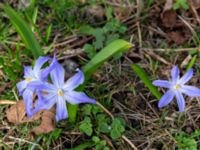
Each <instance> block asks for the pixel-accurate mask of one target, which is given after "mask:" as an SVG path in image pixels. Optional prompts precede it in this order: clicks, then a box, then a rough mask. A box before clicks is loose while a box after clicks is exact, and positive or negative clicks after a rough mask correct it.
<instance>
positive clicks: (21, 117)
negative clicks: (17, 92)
mask: <svg viewBox="0 0 200 150" xmlns="http://www.w3.org/2000/svg"><path fill="white" fill-rule="evenodd" d="M42 112H43V111H39V112H37V113H36V114H35V115H34V116H33V117H32V118H29V117H27V116H26V110H25V106H24V101H23V100H20V101H18V102H17V103H16V104H15V105H13V106H11V107H10V108H9V109H8V110H7V111H6V117H7V119H8V121H9V122H11V123H16V124H19V123H24V122H32V121H35V120H38V119H39V118H40V117H41V114H42Z"/></svg>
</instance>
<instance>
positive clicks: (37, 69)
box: [33, 56, 50, 76]
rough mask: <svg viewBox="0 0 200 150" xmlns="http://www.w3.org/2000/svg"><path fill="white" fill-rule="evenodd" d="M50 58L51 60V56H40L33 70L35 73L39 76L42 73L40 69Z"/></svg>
mask: <svg viewBox="0 0 200 150" xmlns="http://www.w3.org/2000/svg"><path fill="white" fill-rule="evenodd" d="M48 60H50V58H49V57H43V56H40V57H39V58H38V59H37V60H36V62H35V66H34V67H33V71H34V74H35V75H36V76H37V75H39V74H40V70H41V68H42V66H43V65H44V63H46V62H47V61H48Z"/></svg>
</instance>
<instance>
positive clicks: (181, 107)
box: [176, 92, 185, 112]
mask: <svg viewBox="0 0 200 150" xmlns="http://www.w3.org/2000/svg"><path fill="white" fill-rule="evenodd" d="M176 100H177V103H178V108H179V112H183V111H184V109H185V100H184V98H183V95H182V94H181V92H176Z"/></svg>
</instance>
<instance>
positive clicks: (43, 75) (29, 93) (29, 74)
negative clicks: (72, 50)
mask: <svg viewBox="0 0 200 150" xmlns="http://www.w3.org/2000/svg"><path fill="white" fill-rule="evenodd" d="M49 60H51V58H49V57H42V56H41V57H39V58H38V59H37V60H36V62H35V66H34V67H32V66H25V67H24V78H25V80H23V81H20V82H18V83H17V88H18V91H19V94H20V95H22V96H23V99H24V103H25V108H26V113H27V115H28V116H29V117H31V116H32V115H33V112H32V105H33V102H32V99H33V93H34V92H35V89H34V88H27V87H28V85H29V84H30V83H34V84H41V83H43V82H44V81H45V80H46V79H47V77H48V75H49V72H50V71H51V70H52V69H54V62H55V60H56V57H55V55H54V59H53V61H52V63H51V65H50V66H49V67H46V68H45V69H41V68H42V66H43V64H45V63H46V62H47V61H49Z"/></svg>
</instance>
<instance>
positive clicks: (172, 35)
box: [167, 31, 190, 45]
mask: <svg viewBox="0 0 200 150" xmlns="http://www.w3.org/2000/svg"><path fill="white" fill-rule="evenodd" d="M189 37H190V36H189V35H188V36H187V35H186V33H184V32H181V31H176V32H174V31H172V32H168V33H167V39H168V41H169V42H174V43H176V44H178V45H181V44H183V43H185V42H186V41H187V40H188V39H189Z"/></svg>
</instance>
